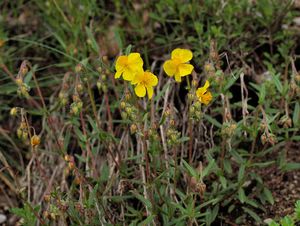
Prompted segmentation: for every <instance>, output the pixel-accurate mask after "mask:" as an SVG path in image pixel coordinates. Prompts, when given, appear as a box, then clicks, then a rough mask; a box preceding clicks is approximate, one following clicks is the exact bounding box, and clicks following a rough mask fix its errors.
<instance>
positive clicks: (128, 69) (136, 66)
mask: <svg viewBox="0 0 300 226" xmlns="http://www.w3.org/2000/svg"><path fill="white" fill-rule="evenodd" d="M143 63H144V62H143V59H142V58H141V55H140V54H139V53H130V54H129V55H128V56H119V57H118V59H117V62H116V74H115V78H120V77H121V75H123V79H124V80H126V81H132V80H133V78H134V76H135V75H136V74H137V73H138V72H139V71H142V70H143Z"/></svg>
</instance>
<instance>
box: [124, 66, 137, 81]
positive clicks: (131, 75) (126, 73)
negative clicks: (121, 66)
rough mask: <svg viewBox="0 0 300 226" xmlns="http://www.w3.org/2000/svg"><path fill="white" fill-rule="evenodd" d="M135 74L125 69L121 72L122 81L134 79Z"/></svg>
mask: <svg viewBox="0 0 300 226" xmlns="http://www.w3.org/2000/svg"><path fill="white" fill-rule="evenodd" d="M135 74H136V73H135V72H133V71H131V70H130V69H128V68H126V69H125V70H124V72H123V79H124V80H126V81H132V80H133V79H134V76H135Z"/></svg>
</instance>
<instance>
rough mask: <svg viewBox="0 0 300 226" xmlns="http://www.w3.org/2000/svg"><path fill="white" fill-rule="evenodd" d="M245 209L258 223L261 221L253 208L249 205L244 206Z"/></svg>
mask: <svg viewBox="0 0 300 226" xmlns="http://www.w3.org/2000/svg"><path fill="white" fill-rule="evenodd" d="M242 208H243V210H244V211H245V212H246V213H248V214H249V215H250V216H251V217H252V218H253V219H254V220H255V221H256V222H257V223H261V222H262V221H261V218H260V217H259V216H258V215H257V214H256V213H255V212H254V211H253V210H251V209H249V208H247V207H242Z"/></svg>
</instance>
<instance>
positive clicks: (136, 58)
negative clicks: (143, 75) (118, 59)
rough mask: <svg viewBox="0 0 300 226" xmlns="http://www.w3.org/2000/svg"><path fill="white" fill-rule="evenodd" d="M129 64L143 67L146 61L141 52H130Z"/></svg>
mask: <svg viewBox="0 0 300 226" xmlns="http://www.w3.org/2000/svg"><path fill="white" fill-rule="evenodd" d="M128 64H130V65H134V66H137V67H143V64H144V62H143V59H142V58H141V55H140V54H139V53H130V54H129V55H128Z"/></svg>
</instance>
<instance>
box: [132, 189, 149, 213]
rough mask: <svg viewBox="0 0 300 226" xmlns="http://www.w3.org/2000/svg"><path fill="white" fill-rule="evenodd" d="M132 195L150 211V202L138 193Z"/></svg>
mask: <svg viewBox="0 0 300 226" xmlns="http://www.w3.org/2000/svg"><path fill="white" fill-rule="evenodd" d="M132 193H133V195H134V196H135V197H136V198H137V199H138V200H140V201H141V202H142V203H143V204H144V205H145V206H146V207H148V208H149V209H152V203H151V202H150V200H148V199H146V198H145V197H144V196H142V195H140V194H139V193H136V192H132Z"/></svg>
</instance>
